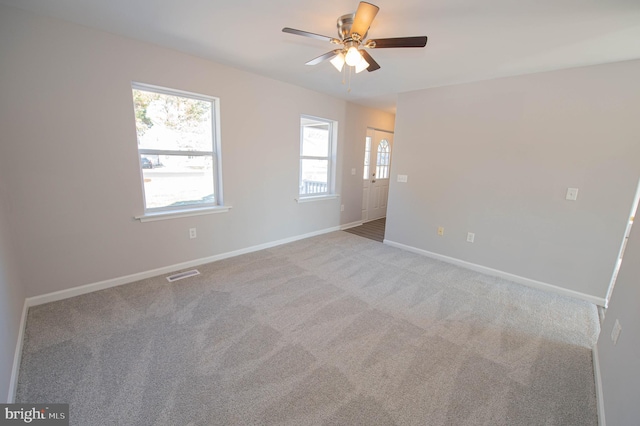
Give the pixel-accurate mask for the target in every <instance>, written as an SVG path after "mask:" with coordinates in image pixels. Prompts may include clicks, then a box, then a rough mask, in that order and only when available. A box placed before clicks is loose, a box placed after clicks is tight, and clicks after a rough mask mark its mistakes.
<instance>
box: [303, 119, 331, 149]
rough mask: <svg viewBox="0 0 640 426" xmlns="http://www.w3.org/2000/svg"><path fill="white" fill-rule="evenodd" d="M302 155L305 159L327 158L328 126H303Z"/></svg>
mask: <svg viewBox="0 0 640 426" xmlns="http://www.w3.org/2000/svg"><path fill="white" fill-rule="evenodd" d="M302 155H303V156H305V157H328V156H329V125H328V124H327V123H322V124H321V125H305V126H303V127H302Z"/></svg>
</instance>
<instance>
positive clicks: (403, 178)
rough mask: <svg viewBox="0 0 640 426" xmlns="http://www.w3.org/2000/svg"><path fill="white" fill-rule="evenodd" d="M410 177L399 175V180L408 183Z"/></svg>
mask: <svg viewBox="0 0 640 426" xmlns="http://www.w3.org/2000/svg"><path fill="white" fill-rule="evenodd" d="M408 179H409V176H407V175H398V182H403V183H406V182H407V180H408Z"/></svg>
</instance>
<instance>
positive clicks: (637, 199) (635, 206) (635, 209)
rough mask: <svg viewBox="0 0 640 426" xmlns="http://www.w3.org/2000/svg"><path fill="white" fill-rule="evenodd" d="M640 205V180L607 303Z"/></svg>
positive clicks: (608, 292) (606, 298)
mask: <svg viewBox="0 0 640 426" xmlns="http://www.w3.org/2000/svg"><path fill="white" fill-rule="evenodd" d="M639 203H640V180H639V181H638V186H637V187H636V196H635V197H634V199H633V204H632V205H631V213H630V214H629V220H628V222H627V228H626V229H625V231H624V238H623V239H622V244H621V246H620V252H619V253H618V259H617V261H616V266H615V268H614V270H613V276H612V277H611V282H610V283H609V289H608V290H607V295H606V297H605V300H606V303H608V302H609V299H610V298H611V293H612V292H613V287H614V286H615V285H616V280H617V279H618V272H620V265H621V264H622V258H623V257H624V250H625V248H626V247H627V241H628V240H629V234H630V233H631V227H632V226H633V221H634V219H635V216H636V214H637V212H638V204H639Z"/></svg>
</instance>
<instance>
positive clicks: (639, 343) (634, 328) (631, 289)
mask: <svg viewBox="0 0 640 426" xmlns="http://www.w3.org/2000/svg"><path fill="white" fill-rule="evenodd" d="M639 304H640V225H639V224H638V222H637V221H636V224H635V225H634V227H633V228H631V235H630V236H629V242H628V244H627V248H626V250H625V255H624V258H623V260H622V266H621V267H620V273H619V274H618V280H617V282H616V285H615V288H614V289H613V294H612V295H611V300H610V303H609V308H608V309H607V313H606V316H605V320H604V323H603V324H602V332H601V334H600V338H599V339H598V353H599V358H600V374H601V378H602V390H603V394H604V398H603V400H604V411H605V420H606V422H607V424H608V425H609V426H616V425H633V424H638V419H640V404H638V395H640V306H639ZM616 320H618V321H619V322H620V325H621V326H622V332H621V333H620V336H619V337H618V342H617V344H616V345H615V346H614V345H613V342H612V340H611V331H612V330H613V325H614V324H615V321H616Z"/></svg>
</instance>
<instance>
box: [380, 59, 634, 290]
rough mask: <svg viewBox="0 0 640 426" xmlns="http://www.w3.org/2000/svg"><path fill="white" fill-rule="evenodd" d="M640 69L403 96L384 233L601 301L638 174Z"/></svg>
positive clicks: (603, 69) (568, 73)
mask: <svg viewBox="0 0 640 426" xmlns="http://www.w3.org/2000/svg"><path fill="white" fill-rule="evenodd" d="M638 75H640V61H631V62H623V63H616V64H609V65H602V66H593V67H586V68H577V69H571V70H564V71H556V72H549V73H541V74H534V75H527V76H519V77H512V78H504V79H498V80H492V81H485V82H478V83H472V84H464V85H458V86H452V87H442V88H435V89H430V90H424V91H418V92H412V93H405V94H401V95H400V96H399V100H398V109H397V119H396V135H395V147H394V150H395V151H394V159H393V165H392V172H393V176H392V179H391V188H390V192H391V194H390V200H389V210H388V219H387V235H386V238H387V239H389V240H392V241H395V242H398V243H401V244H405V245H408V246H412V247H415V248H418V249H421V250H426V251H429V252H434V253H437V254H440V255H445V256H449V257H453V258H456V259H460V260H463V261H466V262H471V263H474V264H479V265H482V266H485V267H489V268H493V269H497V270H500V271H504V272H508V273H511V274H515V275H518V276H521V277H525V278H528V279H531V280H536V281H540V282H543V283H547V284H551V285H553V286H557V287H561V288H563V289H568V290H572V291H576V292H579V293H582V294H584V295H588V296H594V297H598V298H604V297H605V295H606V292H607V288H608V285H609V281H610V278H611V275H612V272H613V268H614V266H615V263H616V257H617V254H618V250H619V248H620V244H621V242H622V238H623V235H624V231H625V227H626V222H627V219H628V213H629V211H630V209H631V204H632V202H633V198H634V194H635V190H636V183H637V182H638V176H639V174H640V167H639V166H638V165H639V164H640V143H639V142H640V119H639V115H638V114H639V112H640V80H639V79H638ZM397 174H407V175H409V181H408V183H406V184H399V183H397V182H395V175H397ZM569 187H576V188H579V196H578V200H577V201H575V202H571V201H566V200H565V194H566V191H567V188H569ZM438 226H443V227H444V228H445V235H444V236H443V237H439V236H438V235H437V232H436V230H437V227H438ZM467 232H474V233H475V243H473V244H470V243H467V242H466V236H467Z"/></svg>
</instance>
